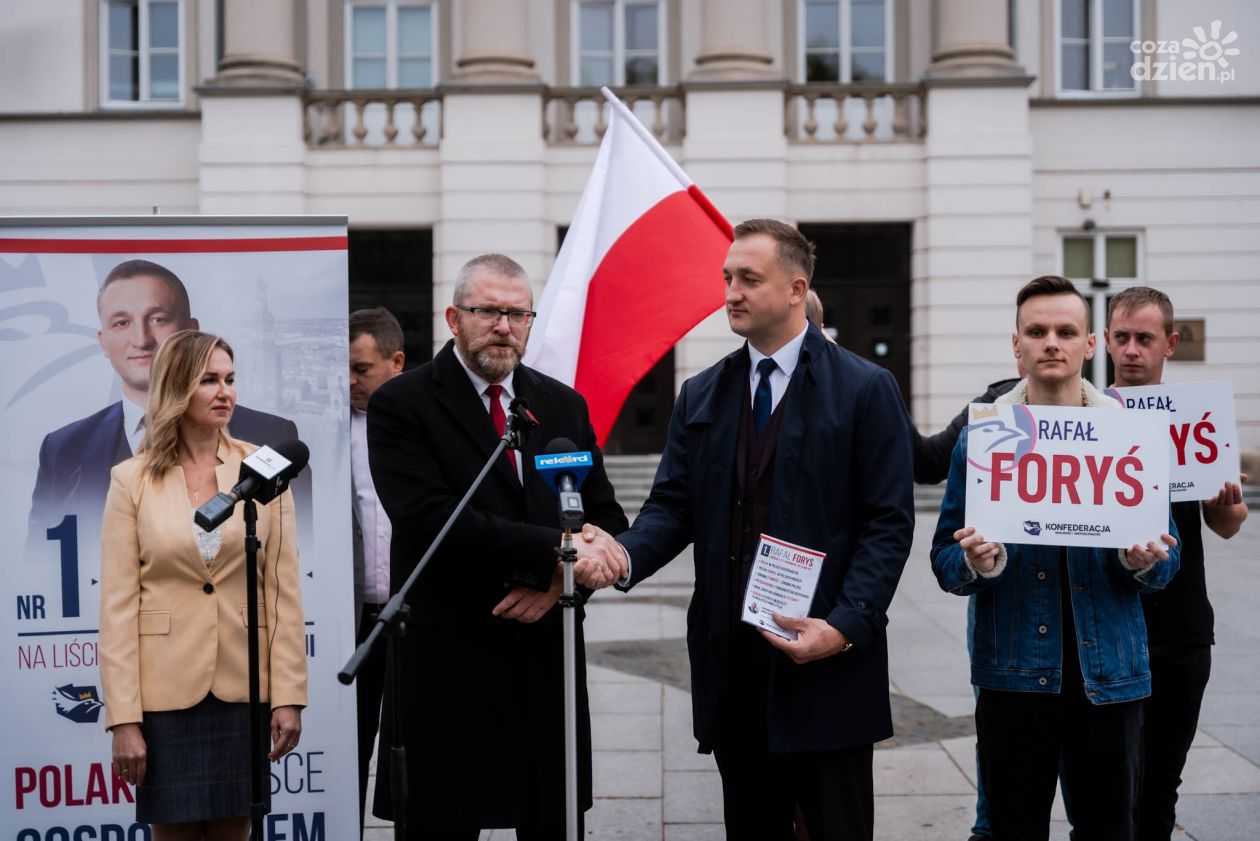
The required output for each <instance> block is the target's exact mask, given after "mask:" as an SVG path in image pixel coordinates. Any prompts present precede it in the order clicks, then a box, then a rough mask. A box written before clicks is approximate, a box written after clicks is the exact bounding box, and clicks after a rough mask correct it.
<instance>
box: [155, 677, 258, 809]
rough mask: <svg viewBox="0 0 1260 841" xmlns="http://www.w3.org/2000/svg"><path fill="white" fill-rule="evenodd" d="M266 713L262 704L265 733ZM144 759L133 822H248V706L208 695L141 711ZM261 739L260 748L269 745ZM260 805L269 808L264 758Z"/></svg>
mask: <svg viewBox="0 0 1260 841" xmlns="http://www.w3.org/2000/svg"><path fill="white" fill-rule="evenodd" d="M270 720H271V714H270V711H269V710H268V709H267V705H266V704H263V709H262V710H261V715H260V722H259V723H260V725H261V726H262V727H263V728H264V729H263V733H264V734H267V733H268V732H269V727H270ZM140 729H141V731H142V732H143V733H144V741H145V745H146V748H147V753H148V758H147V762H146V766H147V767H146V769H145V772H144V783H143V785H139V786H137V787H136V820H137V821H140V822H142V823H151V824H153V823H156V824H166V823H182V822H184V821H206V820H215V819H217V818H233V817H249V801H250V797H249V704H233V703H227V702H225V701H220V700H219V699H218V698H216V697H214V696H213V695H207V696H206V697H205V698H204V699H203V700H202V701H201V702H200V703H198V704H197V705H196V706H193V707H189V708H188V709H186V710H171V711H169V712H146V713H145V714H144V720H143V722H142V723H141V725H140ZM270 741H271V738H270V736H269V735H265V736H264V738H263V744H264V745H266V744H268V743H270ZM263 803H264V805H265V806H266V808H267V809H268V810H269V809H270V808H271V777H270V774H269V772H268V763H267V759H266V756H265V755H264V756H263Z"/></svg>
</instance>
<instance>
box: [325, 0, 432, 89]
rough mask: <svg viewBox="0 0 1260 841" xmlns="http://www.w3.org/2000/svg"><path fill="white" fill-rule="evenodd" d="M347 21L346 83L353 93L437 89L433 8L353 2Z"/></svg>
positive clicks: (393, 0)
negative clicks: (356, 90) (403, 89)
mask: <svg viewBox="0 0 1260 841" xmlns="http://www.w3.org/2000/svg"><path fill="white" fill-rule="evenodd" d="M346 15H347V18H348V24H347V26H346V33H347V37H346V44H347V49H346V64H347V74H346V78H347V79H348V81H349V85H348V86H349V87H350V88H355V89H359V90H365V89H368V90H379V89H389V90H393V89H396V88H430V87H433V85H434V83H435V81H436V74H435V72H434V69H435V62H434V54H435V52H436V50H435V48H434V33H435V29H436V28H435V27H434V25H433V23H434V21H433V5H432V4H431V3H429V2H409V0H374V2H373V1H372V0H369V2H351V3H349V4H348V5H347V7H346Z"/></svg>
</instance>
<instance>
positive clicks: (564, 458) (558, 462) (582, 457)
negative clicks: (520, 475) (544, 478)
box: [534, 453, 593, 468]
mask: <svg viewBox="0 0 1260 841" xmlns="http://www.w3.org/2000/svg"><path fill="white" fill-rule="evenodd" d="M592 463H593V462H592V459H591V454H590V453H562V454H560V455H554V456H534V464H535V466H537V467H539V468H543V467H568V466H571V465H572V466H580V465H584V464H592Z"/></svg>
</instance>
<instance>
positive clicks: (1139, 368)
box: [1106, 286, 1247, 841]
mask: <svg viewBox="0 0 1260 841" xmlns="http://www.w3.org/2000/svg"><path fill="white" fill-rule="evenodd" d="M1106 339H1107V353H1108V354H1110V355H1111V361H1112V363H1113V364H1114V365H1115V371H1116V383H1115V384H1116V385H1118V386H1121V387H1129V386H1144V385H1159V384H1160V383H1162V382H1163V379H1164V362H1165V361H1166V360H1168V359H1171V358H1172V357H1173V354H1174V352H1175V351H1176V350H1177V343H1178V341H1179V337H1178V335H1177V334H1176V333H1175V332H1174V331H1173V305H1172V301H1170V300H1169V299H1168V296H1167V295H1165V294H1164V293H1163V292H1160V291H1159V290H1157V289H1151V288H1150V287H1148V286H1135V287H1131V288H1129V289H1125V290H1124V291H1122V292H1119V293H1118V294H1116V295H1115V297H1113V298H1112V299H1111V302H1110V304H1109V305H1108V307H1107V331H1106ZM1240 481H1242V482H1245V481H1246V477H1245V476H1244V477H1240ZM1200 510H1202V512H1203V517H1202V520H1200V518H1199V512H1200ZM1172 515H1173V520H1174V521H1175V522H1176V523H1177V532H1178V537H1179V539H1180V540H1181V570H1180V571H1179V572H1178V573H1177V577H1176V578H1174V579H1173V580H1172V581H1171V582H1170V583H1169V584H1168V586H1167V587H1165V588H1164V589H1163V590H1161V591H1159V592H1156V593H1148V594H1147V595H1145V596H1144V597H1143V599H1142V609H1143V613H1144V614H1145V618H1146V633H1147V640H1148V642H1149V646H1150V656H1151V696H1150V697H1149V698H1147V699H1146V710H1145V717H1146V721H1145V727H1144V731H1143V732H1144V743H1145V744H1144V750H1143V756H1144V772H1143V781H1142V797H1141V801H1140V806H1139V808H1138V831H1137V836H1136V837H1137V839H1138V841H1168V840H1169V838H1170V837H1171V836H1172V832H1173V828H1174V826H1175V824H1176V817H1177V789H1178V787H1179V786H1180V785H1181V771H1182V769H1183V768H1184V767H1185V764H1186V755H1187V754H1188V753H1189V751H1190V743H1191V742H1193V741H1194V733H1195V730H1196V728H1197V727H1198V724H1199V708H1200V707H1201V706H1202V704H1203V693H1204V691H1205V690H1206V689H1207V683H1208V676H1209V675H1210V673H1211V671H1212V644H1213V643H1214V642H1215V634H1214V628H1213V624H1214V622H1213V618H1214V617H1213V614H1212V604H1211V602H1209V601H1208V593H1207V576H1206V570H1205V565H1204V558H1203V531H1202V523H1206V524H1207V527H1208V528H1210V529H1211V530H1212V531H1214V532H1216V534H1217V535H1219V536H1220V537H1222V538H1224V539H1226V540H1228V539H1229V538H1231V537H1233V536H1234V535H1235V534H1237V533H1238V530H1239V529H1240V528H1241V527H1242V524H1243V521H1244V520H1246V519H1247V505H1246V503H1244V502H1243V499H1242V488H1241V487H1240V486H1239V483H1235V482H1226V483H1225V485H1224V486H1223V487H1222V488H1221V489H1220V491H1218V492H1217V493H1216V495H1215V496H1213V497H1212V498H1211V499H1207V500H1204V501H1203V503H1202V505H1201V506H1200V503H1199V502H1193V501H1192V502H1174V503H1173V504H1172Z"/></svg>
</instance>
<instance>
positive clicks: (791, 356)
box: [748, 323, 809, 412]
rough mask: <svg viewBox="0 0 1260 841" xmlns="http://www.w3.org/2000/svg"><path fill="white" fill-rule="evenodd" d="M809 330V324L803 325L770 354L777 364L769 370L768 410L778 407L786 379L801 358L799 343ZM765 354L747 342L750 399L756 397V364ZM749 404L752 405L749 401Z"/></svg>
mask: <svg viewBox="0 0 1260 841" xmlns="http://www.w3.org/2000/svg"><path fill="white" fill-rule="evenodd" d="M808 332H809V324H808V323H807V324H806V325H805V329H804V330H802V331H801V332H800V335H798V336H797V337H796V338H795V339H793V340H792V341H790V342H788V343H787V344H786V345H784V346H783V347H781V348H779V349H778V350H776V351H775V352H774V354H773V355H771V357H770V358H771V359H773V360H774V364H775V365H777V366H778V367H776V368H775V369H774V370H773V371H771V372H770V411H771V412H773V411H774V410H775V409H777V408H778V407H779V401H780V400H782V399H783V393H784V392H785V391H787V387H788V381H789V380H791V379H792V372H793V371H795V370H796V363H797V362H799V361H800V358H801V345H803V344H805V334H806V333H808ZM765 358H766V355H765V354H764V353H762V352H761V351H759V350H757V349H756V348H755V347H753V346H752V343H751V342H750V343H749V344H748V359H749V361H750V362H751V363H752V365H751V367H750V369H749V374H748V392H749V394H750V395H751V400H756V398H757V385H758V383H759V381H760V380H761V374H759V373H758V372H757V365H758V364H760V363H761V360H763V359H765ZM749 405H752V403H751V402H750V403H749Z"/></svg>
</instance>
